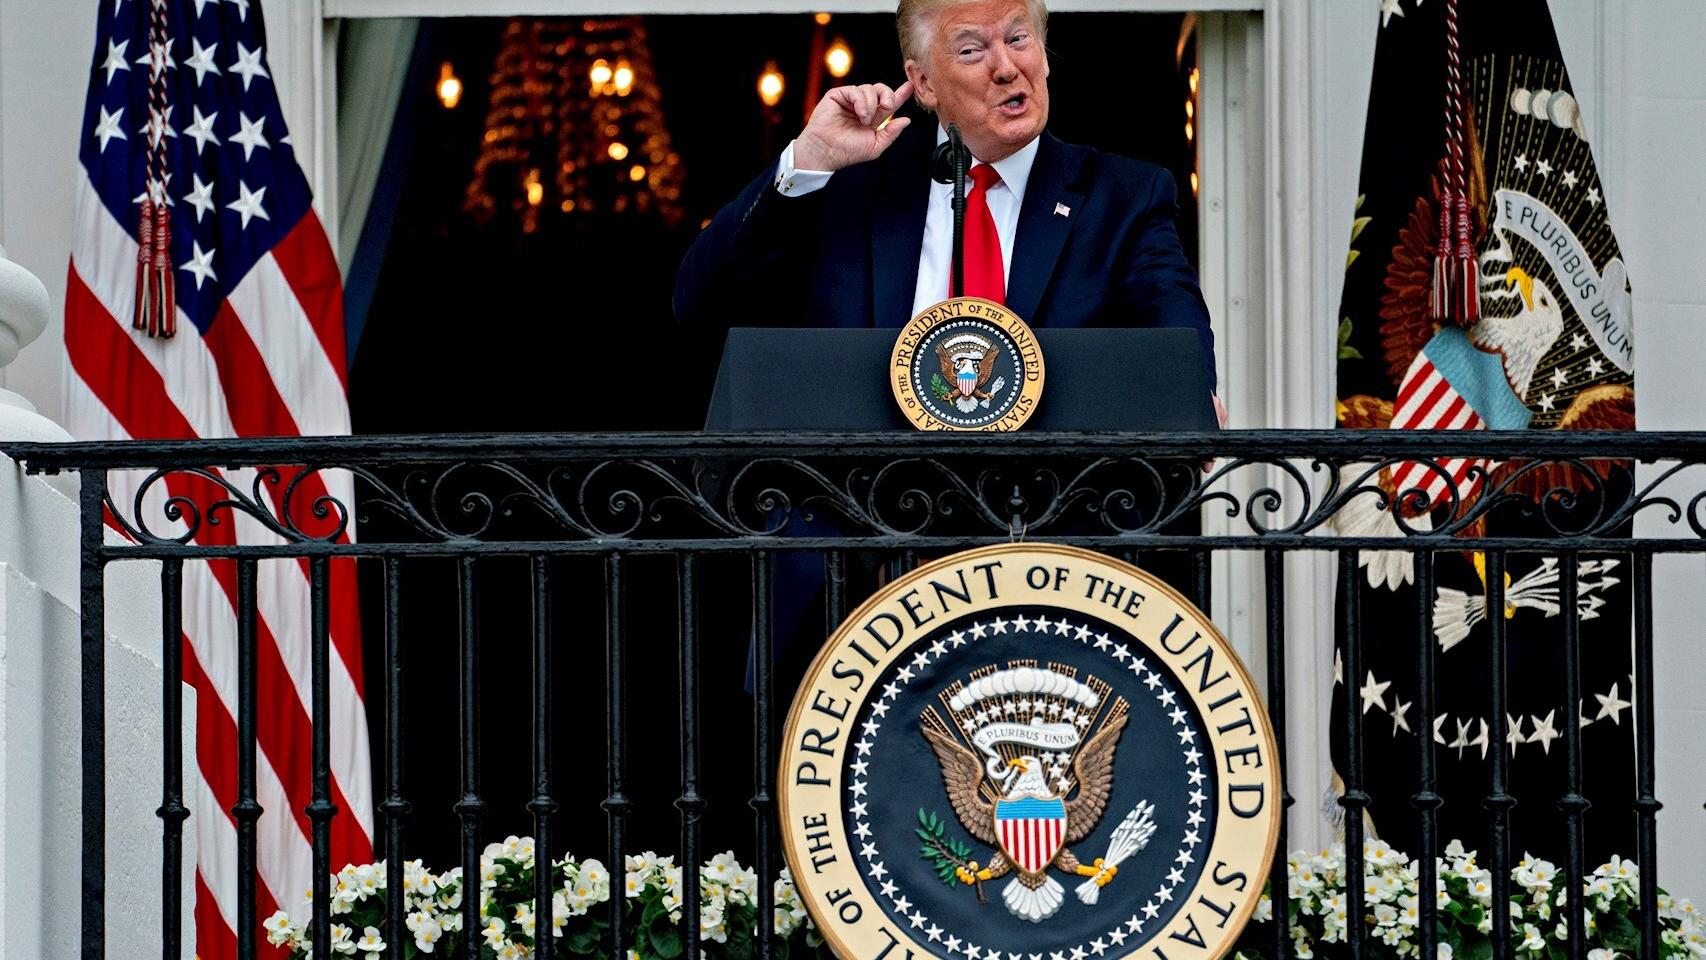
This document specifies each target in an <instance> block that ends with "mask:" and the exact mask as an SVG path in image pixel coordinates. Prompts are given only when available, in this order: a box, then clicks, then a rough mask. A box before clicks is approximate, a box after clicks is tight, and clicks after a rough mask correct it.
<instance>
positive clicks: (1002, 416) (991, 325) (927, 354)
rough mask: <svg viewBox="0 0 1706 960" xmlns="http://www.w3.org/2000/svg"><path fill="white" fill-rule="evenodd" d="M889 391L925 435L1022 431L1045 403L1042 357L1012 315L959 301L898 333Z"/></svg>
mask: <svg viewBox="0 0 1706 960" xmlns="http://www.w3.org/2000/svg"><path fill="white" fill-rule="evenodd" d="M889 383H890V386H892V387H893V388H894V399H895V402H896V403H898V404H899V405H900V410H901V413H903V414H904V415H905V416H906V419H907V422H908V423H911V424H912V425H913V426H914V427H917V428H918V429H920V430H989V431H1002V432H1005V431H1011V430H1017V429H1019V428H1020V427H1021V426H1024V424H1025V421H1026V420H1029V419H1030V417H1031V414H1032V413H1034V412H1036V408H1037V401H1038V400H1039V399H1040V398H1041V397H1042V391H1043V354H1042V350H1041V348H1039V347H1038V346H1037V338H1036V336H1035V335H1034V334H1033V333H1032V332H1031V328H1030V327H1029V326H1027V325H1026V324H1025V321H1023V320H1021V319H1019V317H1018V316H1017V315H1016V314H1014V313H1013V311H1011V310H1008V309H1007V308H1006V307H1004V306H1002V305H1001V304H998V303H995V302H993V301H990V300H982V299H979V298H977V297H955V298H953V299H949V300H944V301H942V302H941V303H938V304H936V305H935V306H933V307H931V308H930V309H928V310H925V311H924V312H923V313H920V314H919V315H918V316H916V317H914V318H912V322H911V323H908V324H907V325H906V326H904V327H902V328H901V331H900V337H899V338H897V339H896V340H895V345H894V353H893V355H892V357H891V359H890V363H889Z"/></svg>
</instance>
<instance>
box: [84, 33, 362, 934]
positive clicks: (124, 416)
mask: <svg viewBox="0 0 1706 960" xmlns="http://www.w3.org/2000/svg"><path fill="white" fill-rule="evenodd" d="M89 7H90V8H93V9H94V11H95V13H96V16H97V18H98V25H97V29H96V40H95V50H94V57H93V61H92V70H91V73H90V80H89V90H88V97H87V100H86V103H85V107H84V122H83V126H82V131H81V141H80V143H79V149H78V157H77V171H76V197H77V199H76V238H75V241H74V243H73V246H72V255H71V268H70V275H69V277H68V279H67V283H66V306H65V345H66V350H67V353H68V354H69V358H70V367H71V369H70V371H69V375H68V377H67V384H68V386H67V405H66V409H67V415H68V420H69V424H68V426H69V427H70V429H71V432H72V433H73V434H74V435H75V436H77V437H78V438H79V439H85V440H120V439H132V438H134V439H196V438H212V437H259V436H293V435H310V434H344V433H348V432H349V408H348V404H347V402H346V399H345V377H346V369H345V356H344V354H345V350H344V327H343V306H342V297H343V294H342V288H341V283H340V280H339V277H338V270H337V265H336V261H335V259H334V257H333V254H332V250H331V247H330V244H329V243H328V242H327V238H326V234H325V232H324V231H323V230H322V228H321V225H320V221H319V218H318V217H317V216H316V215H315V213H314V210H313V208H312V206H311V197H310V193H309V189H308V183H307V180H306V179H305V177H304V176H303V173H302V170H301V168H300V167H299V166H298V163H297V157H296V154H295V149H294V147H293V146H292V144H291V140H290V132H289V130H288V129H286V127H285V123H284V114H283V112H282V111H281V109H280V106H279V99H278V93H277V91H276V89H275V88H274V85H273V78H272V73H271V67H270V66H269V64H268V60H267V46H266V31H265V29H264V27H263V24H262V18H261V5H260V2H259V0H224V2H220V0H100V2H99V3H91V4H89ZM294 479H296V475H295V472H294V471H292V470H288V469H286V470H283V471H278V472H268V471H262V472H261V474H260V476H259V477H257V472H256V471H254V470H224V471H210V472H208V473H207V474H205V475H203V474H192V473H186V472H176V473H170V474H168V475H167V476H166V477H165V479H164V480H163V481H160V482H156V483H153V484H152V485H148V486H147V487H146V490H145V491H144V492H145V497H144V501H143V504H142V506H141V509H140V511H137V513H138V514H139V516H140V518H141V519H143V520H145V521H147V522H148V524H149V526H150V527H151V529H152V530H153V531H155V532H156V533H160V532H168V531H172V530H173V529H174V525H173V523H172V522H170V518H168V517H167V516H166V514H165V513H164V512H163V510H162V506H163V504H164V501H165V500H166V498H168V497H182V498H187V499H188V500H190V501H193V502H194V503H196V504H199V505H201V506H202V507H203V511H204V516H205V508H206V506H207V505H210V504H212V503H214V502H216V501H218V500H222V499H226V498H227V497H228V495H229V492H230V491H229V490H227V489H226V488H225V487H224V486H223V485H225V484H228V485H229V487H230V489H231V490H235V491H240V492H243V493H250V492H251V491H256V492H258V496H259V497H260V500H261V503H260V506H262V507H263V508H264V509H266V510H268V511H271V512H273V514H274V515H275V516H277V515H282V514H285V513H288V514H289V515H290V517H291V518H292V519H293V520H295V521H296V522H298V523H301V524H303V525H304V528H305V529H306V530H307V532H309V533H316V525H317V524H318V525H319V526H318V528H317V529H318V531H319V532H320V533H325V532H327V531H328V530H329V528H327V527H325V526H324V524H325V523H327V522H329V521H325V520H319V519H317V518H314V517H313V516H312V509H311V507H312V504H313V503H314V502H315V500H317V499H319V498H321V497H327V496H330V497H332V498H334V499H336V500H337V501H339V502H340V503H342V504H344V505H346V506H349V505H353V499H352V481H351V480H350V478H349V477H348V476H347V475H343V474H336V473H332V472H322V473H312V474H308V475H306V476H304V477H302V478H301V480H300V484H299V485H298V486H297V487H296V489H295V490H293V491H289V487H290V484H291V482H292V481H293V480H294ZM143 480H144V478H143V477H142V476H135V475H131V474H127V473H119V472H115V473H114V474H113V475H112V476H111V477H110V478H109V482H110V484H111V493H112V500H113V502H114V504H115V505H116V506H115V512H118V513H122V514H124V515H126V516H129V515H130V514H131V512H132V511H131V510H130V505H131V503H132V500H133V497H134V496H135V494H136V493H137V490H138V486H139V484H142V483H143ZM287 491H289V492H288V494H287ZM287 496H288V498H289V501H288V502H287V500H286V498H287ZM221 520H222V522H220V523H217V524H210V523H206V522H203V523H202V524H200V526H199V528H198V529H197V532H196V542H197V543H199V544H204V545H209V546H214V545H225V544H230V543H233V542H241V543H245V544H273V543H281V542H283V538H282V537H281V536H280V535H279V534H278V533H277V532H275V530H274V529H273V528H270V527H268V526H266V525H263V524H262V523H261V522H259V521H258V520H256V519H255V518H254V517H251V516H249V515H248V514H246V513H244V512H242V511H234V512H229V513H226V514H225V515H224V516H223V517H221ZM329 581H330V591H331V592H330V603H329V614H330V617H329V619H330V633H331V647H332V649H331V655H330V661H331V686H330V701H331V715H330V716H327V717H316V716H314V715H313V711H312V706H311V703H312V701H311V699H310V696H309V659H310V632H309V630H310V616H309V614H310V579H309V567H308V566H307V564H306V562H297V561H267V562H263V563H261V564H259V568H258V587H257V601H258V612H259V623H258V634H259V644H258V646H259V651H258V666H257V670H258V683H257V687H258V690H259V698H258V702H257V704H256V713H257V741H258V748H259V749H258V750H257V755H258V764H257V765H258V778H257V779H258V794H259V796H258V800H259V802H260V805H261V806H262V808H264V810H265V813H264V814H263V815H262V816H261V817H260V819H259V821H258V863H259V885H258V891H257V892H258V913H257V916H258V917H259V918H262V919H264V918H265V917H267V916H268V915H269V914H271V913H272V912H273V911H274V910H275V909H277V908H280V907H288V908H293V909H300V906H299V905H300V903H301V901H302V899H303V896H304V893H305V892H306V891H307V890H308V889H309V888H310V886H311V884H312V875H313V874H312V864H311V859H310V845H309V836H310V823H309V820H308V818H307V816H306V814H305V812H304V811H305V809H306V808H307V806H308V805H309V802H310V799H311V797H312V790H311V786H312V785H311V779H310V776H311V769H310V749H311V744H312V739H311V736H312V730H313V724H315V723H322V724H325V725H326V726H327V729H328V730H329V732H330V743H331V765H332V775H333V776H332V802H333V803H334V804H336V806H337V808H338V810H339V815H338V816H337V817H336V818H334V820H333V821H332V855H333V861H332V865H333V866H334V867H337V866H341V865H342V864H343V863H345V862H352V861H353V862H356V863H361V862H365V861H368V860H370V859H371V858H372V854H373V849H372V842H371V837H372V807H373V801H372V795H371V792H372V791H371V783H370V770H369V758H368V746H367V744H368V740H367V727H366V718H365V713H364V710H363V695H362V689H363V688H362V662H361V638H360V633H359V627H358V618H357V607H356V602H357V598H356V592H355V570H354V563H353V561H349V560H342V561H334V562H333V563H332V564H331V566H330V577H329ZM183 604H184V618H183V632H184V636H183V660H184V678H185V682H187V683H190V684H192V685H193V686H194V687H195V690H196V693H197V696H196V716H195V718H194V722H195V724H196V742H197V752H196V757H195V770H194V771H193V772H192V771H186V783H189V784H191V785H193V789H192V790H191V791H190V795H189V797H188V799H187V805H188V806H189V807H190V808H191V819H190V821H189V823H190V828H191V829H192V830H193V831H194V835H195V840H196V850H197V861H196V863H195V864H194V868H195V889H196V902H195V917H196V931H195V938H196V939H195V945H196V953H197V955H198V956H199V957H200V958H202V960H217V958H224V957H230V956H234V955H235V951H236V940H235V930H236V925H237V923H238V912H237V910H238V908H237V904H238V886H239V879H240V878H239V877H238V876H237V856H236V850H237V842H238V841H237V829H236V822H237V821H236V818H235V817H234V816H233V814H232V812H231V811H232V808H233V806H234V805H236V804H237V803H238V800H239V795H238V779H237V756H238V750H237V747H238V734H237V723H236V720H235V718H236V717H237V716H238V709H239V704H238V699H237V691H238V675H237V670H238V650H237V622H236V617H235V610H236V609H237V605H238V571H237V568H236V564H235V563H234V562H233V561H207V562H201V561H197V562H190V563H186V564H185V565H184V569H183Z"/></svg>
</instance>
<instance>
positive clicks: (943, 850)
mask: <svg viewBox="0 0 1706 960" xmlns="http://www.w3.org/2000/svg"><path fill="white" fill-rule="evenodd" d="M918 823H919V826H918V828H917V829H915V830H914V831H913V832H914V833H916V834H918V837H919V839H921V840H923V841H924V845H923V846H921V847H919V848H918V855H919V856H921V857H923V858H924V859H925V860H927V861H929V863H930V864H931V866H932V867H933V868H934V869H935V871H936V876H937V878H938V879H940V880H941V881H942V882H943V883H944V884H947V885H948V886H950V887H951V886H953V885H954V880H955V878H956V873H957V871H959V870H961V869H964V870H966V871H967V872H968V873H971V874H973V875H974V876H973V885H974V886H975V887H976V888H977V902H978V903H988V902H989V900H988V899H987V898H986V897H984V895H983V881H982V880H978V879H977V878H976V876H975V874H976V872H977V871H975V870H972V869H971V867H970V864H971V862H972V859H971V857H972V854H973V853H974V852H975V851H973V850H972V848H970V847H968V846H966V845H965V844H964V843H961V842H960V841H959V840H957V839H955V838H953V837H950V836H948V825H947V823H946V822H944V821H943V820H942V818H941V817H938V816H936V815H935V814H934V813H931V812H929V811H928V810H925V809H924V808H922V807H920V808H919V810H918Z"/></svg>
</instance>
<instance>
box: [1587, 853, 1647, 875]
mask: <svg viewBox="0 0 1706 960" xmlns="http://www.w3.org/2000/svg"><path fill="white" fill-rule="evenodd" d="M1593 875H1594V876H1596V877H1616V878H1617V879H1619V880H1631V881H1633V880H1635V879H1636V878H1638V877H1639V876H1640V869H1639V868H1638V867H1636V866H1635V863H1634V861H1631V860H1625V859H1623V858H1622V857H1619V856H1618V855H1617V854H1615V853H1614V854H1612V855H1611V860H1610V862H1608V863H1602V864H1600V865H1599V869H1597V870H1595V871H1594V872H1593Z"/></svg>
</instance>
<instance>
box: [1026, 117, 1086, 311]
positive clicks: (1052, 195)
mask: <svg viewBox="0 0 1706 960" xmlns="http://www.w3.org/2000/svg"><path fill="white" fill-rule="evenodd" d="M1088 153H1089V151H1088V150H1087V149H1085V148H1084V147H1077V146H1071V145H1069V144H1066V143H1063V142H1061V141H1060V140H1059V139H1057V138H1056V137H1055V136H1054V135H1053V134H1050V133H1044V134H1043V137H1042V144H1041V145H1040V146H1039V147H1038V149H1037V159H1036V162H1035V163H1034V164H1033V165H1032V167H1031V178H1030V180H1029V181H1027V182H1026V184H1025V202H1024V205H1023V206H1021V207H1020V208H1019V229H1018V235H1017V236H1016V237H1015V238H1014V241H1013V268H1012V269H1013V275H1012V276H1011V277H1009V278H1008V280H1007V306H1008V308H1010V309H1011V310H1012V311H1013V312H1014V313H1016V314H1018V315H1019V318H1020V319H1022V320H1024V321H1026V322H1027V323H1035V322H1036V316H1035V314H1036V311H1037V305H1038V304H1040V303H1042V299H1043V293H1044V291H1046V290H1047V289H1048V284H1049V279H1050V278H1051V277H1053V276H1054V268H1055V264H1056V263H1057V262H1058V261H1059V260H1060V251H1061V248H1062V247H1064V246H1065V245H1066V235H1067V234H1068V233H1070V232H1071V230H1072V215H1071V214H1072V213H1077V212H1078V208H1079V206H1080V205H1081V204H1082V203H1083V200H1084V190H1083V187H1082V185H1081V184H1080V183H1079V174H1080V172H1081V171H1082V170H1083V167H1084V160H1085V157H1086V156H1087V155H1088ZM1060 205H1064V206H1065V207H1066V208H1067V210H1068V211H1069V212H1068V213H1067V214H1066V215H1064V216H1063V215H1062V214H1061V213H1059V212H1057V211H1058V208H1059V206H1060Z"/></svg>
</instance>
